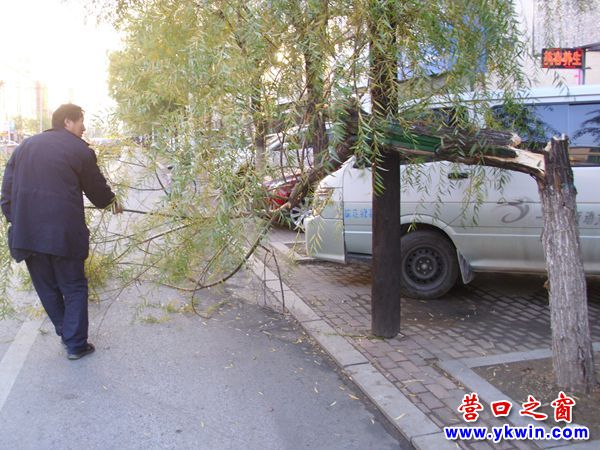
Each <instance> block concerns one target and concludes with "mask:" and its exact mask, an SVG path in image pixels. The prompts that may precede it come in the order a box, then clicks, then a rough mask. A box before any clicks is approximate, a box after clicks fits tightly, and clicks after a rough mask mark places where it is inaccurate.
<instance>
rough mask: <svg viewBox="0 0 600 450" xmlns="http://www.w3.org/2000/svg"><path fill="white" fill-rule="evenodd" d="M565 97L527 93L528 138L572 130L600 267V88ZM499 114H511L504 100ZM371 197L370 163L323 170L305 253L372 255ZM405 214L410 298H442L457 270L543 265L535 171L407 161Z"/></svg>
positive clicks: (584, 232) (593, 261) (592, 254)
mask: <svg viewBox="0 0 600 450" xmlns="http://www.w3.org/2000/svg"><path fill="white" fill-rule="evenodd" d="M564 94H565V93H564V92H560V91H558V90H556V89H544V90H537V91H532V92H531V94H530V96H529V97H528V98H527V99H524V104H526V105H528V106H527V111H529V112H530V113H532V117H535V119H536V120H537V123H535V124H534V125H535V126H532V127H531V136H529V138H531V139H534V138H536V136H533V134H534V133H537V134H538V136H537V138H538V139H539V138H543V139H545V140H548V139H549V138H550V137H551V136H552V135H556V134H559V133H565V134H567V135H568V136H569V137H570V139H571V148H570V152H571V160H572V165H573V172H574V176H575V185H576V187H577V207H578V216H577V221H578V225H579V230H580V238H581V246H582V251H583V259H584V267H585V270H586V273H588V274H600V190H599V189H598V186H597V185H599V183H600V86H580V87H571V88H569V92H568V95H564ZM496 113H497V114H498V115H499V117H501V116H502V115H503V114H504V113H505V112H504V111H503V107H502V105H499V106H498V107H497V108H496ZM525 137H526V138H527V137H528V136H525ZM478 195H479V196H480V198H478V199H476V196H478ZM371 196H372V188H371V173H370V169H365V168H359V167H357V166H356V164H355V159H354V158H351V159H350V160H348V161H346V163H345V164H344V165H343V166H342V167H341V168H340V169H339V170H337V171H336V172H334V173H332V174H331V175H329V176H327V177H325V178H324V179H323V180H322V181H321V183H320V184H319V185H318V188H317V190H316V198H317V201H316V205H317V207H316V209H315V211H314V212H313V213H312V214H311V215H310V216H308V217H307V218H306V219H305V222H304V225H305V233H306V246H307V252H308V254H309V255H311V256H313V257H315V258H319V259H323V260H328V261H335V262H345V261H346V256H347V255H348V254H361V255H370V254H371V221H372V203H371ZM319 199H320V200H321V202H323V204H324V206H323V207H319ZM400 214H401V217H400V220H401V223H402V230H403V237H402V266H401V267H400V268H398V269H397V270H398V272H399V275H400V276H401V277H402V285H403V294H404V295H406V296H409V297H414V298H436V297H440V296H442V295H444V294H445V293H447V292H448V291H449V290H450V289H451V288H452V287H453V286H454V285H455V283H456V281H457V279H458V276H459V275H461V278H462V281H463V282H464V283H468V282H470V281H471V280H472V278H473V275H474V272H479V271H493V272H495V271H502V272H543V271H544V270H545V262H544V255H543V250H542V244H541V240H540V235H541V230H542V212H541V204H540V199H539V194H538V189H537V184H536V182H535V180H534V179H533V178H531V177H530V176H529V175H526V174H523V173H519V172H512V171H504V170H500V169H495V168H490V167H473V166H465V165H460V164H453V163H448V162H430V163H424V164H419V165H410V166H404V165H403V166H402V167H401V209H400Z"/></svg>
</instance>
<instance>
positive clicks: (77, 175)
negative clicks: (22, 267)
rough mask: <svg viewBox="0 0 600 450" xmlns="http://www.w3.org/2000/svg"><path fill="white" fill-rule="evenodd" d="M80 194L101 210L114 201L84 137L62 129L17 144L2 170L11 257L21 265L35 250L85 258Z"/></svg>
mask: <svg viewBox="0 0 600 450" xmlns="http://www.w3.org/2000/svg"><path fill="white" fill-rule="evenodd" d="M82 192H85V195H86V196H87V198H89V199H90V201H91V202H92V203H93V204H94V205H95V206H97V207H99V208H106V207H107V206H108V205H110V204H111V202H112V200H113V198H114V194H113V192H112V191H111V189H110V188H109V187H108V184H107V183H106V179H105V178H104V176H102V174H101V173H100V169H99V168H98V164H97V162H96V154H95V153H94V151H93V150H92V149H91V148H90V147H89V146H88V144H87V143H86V142H85V141H84V140H83V139H80V138H79V137H77V136H75V135H74V134H72V133H70V132H69V131H67V130H65V129H61V130H48V131H45V132H44V133H40V134H38V135H35V136H33V137H31V138H29V139H26V140H25V141H24V142H23V143H22V144H21V145H19V146H18V147H17V148H16V149H15V150H14V152H13V154H12V156H11V158H10V160H9V161H8V164H7V165H6V169H5V170H4V179H3V181H2V198H1V200H0V205H1V206H2V213H3V214H4V216H5V217H6V219H7V220H8V221H9V222H10V224H11V227H10V229H9V235H8V241H9V247H10V249H11V254H12V255H13V257H14V258H15V259H16V260H17V261H20V260H22V259H24V258H26V257H27V255H28V254H30V253H31V252H38V253H47V254H50V255H57V256H64V257H68V258H82V259H85V258H87V256H88V253H89V230H88V228H87V226H86V224H85V216H84V208H83V195H82Z"/></svg>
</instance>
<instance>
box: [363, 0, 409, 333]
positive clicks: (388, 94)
mask: <svg viewBox="0 0 600 450" xmlns="http://www.w3.org/2000/svg"><path fill="white" fill-rule="evenodd" d="M369 7H370V11H369V35H370V39H371V42H370V48H369V54H370V77H369V78H370V80H369V87H370V92H371V100H372V105H373V118H372V121H373V126H374V129H375V130H378V131H379V135H382V134H384V133H385V128H386V124H387V120H388V118H389V117H395V114H396V111H397V109H398V80H397V62H396V53H395V52H393V51H392V52H391V53H390V51H389V50H390V49H395V48H397V46H396V27H395V26H394V20H393V14H392V13H391V11H392V10H393V5H392V3H391V2H389V1H377V0H373V1H371V2H370V5H369ZM390 54H391V55H392V57H390ZM382 141H384V139H378V138H377V133H376V134H375V136H374V138H373V146H374V148H373V150H374V152H373V154H374V155H375V158H374V159H373V161H374V163H373V228H372V230H373V233H372V236H373V237H372V239H373V241H372V246H373V259H372V263H371V272H372V283H371V331H372V333H373V334H374V335H375V336H381V337H385V338H392V337H394V336H396V335H397V334H398V332H399V331H400V276H399V274H398V271H399V270H400V265H401V261H402V259H401V255H400V237H401V227H400V156H399V154H398V153H397V152H394V151H393V150H392V149H391V148H390V147H391V146H390V145H389V144H386V143H385V142H382ZM378 182H381V185H382V186H383V190H381V189H379V188H378V186H377V183H378Z"/></svg>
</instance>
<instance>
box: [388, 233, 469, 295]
mask: <svg viewBox="0 0 600 450" xmlns="http://www.w3.org/2000/svg"><path fill="white" fill-rule="evenodd" d="M400 256H401V260H402V265H401V270H400V278H401V279H400V283H401V284H400V291H401V294H402V295H403V296H405V297H411V298H419V299H433V298H438V297H441V296H442V295H444V294H446V293H447V292H448V291H449V290H450V289H452V288H453V287H454V285H455V284H456V280H457V278H458V261H457V258H456V249H455V248H454V245H453V244H452V242H450V241H449V240H448V239H447V238H446V237H444V236H443V235H442V234H440V233H437V232H435V231H431V230H417V231H412V232H410V233H407V234H405V235H404V236H402V239H401V241H400Z"/></svg>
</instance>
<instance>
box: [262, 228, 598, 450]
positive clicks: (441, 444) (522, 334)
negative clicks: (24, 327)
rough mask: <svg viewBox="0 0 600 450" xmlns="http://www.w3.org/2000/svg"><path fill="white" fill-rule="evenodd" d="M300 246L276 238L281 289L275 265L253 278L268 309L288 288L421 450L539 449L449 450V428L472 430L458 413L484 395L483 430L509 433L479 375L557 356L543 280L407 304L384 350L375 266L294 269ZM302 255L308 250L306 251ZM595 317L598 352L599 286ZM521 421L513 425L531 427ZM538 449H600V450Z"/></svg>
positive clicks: (502, 283)
mask: <svg viewBox="0 0 600 450" xmlns="http://www.w3.org/2000/svg"><path fill="white" fill-rule="evenodd" d="M295 240H297V236H296V233H292V232H289V231H286V230H281V229H277V230H274V231H273V232H272V233H271V235H270V243H271V247H272V249H274V250H276V252H275V254H276V256H277V262H278V264H279V268H280V273H281V278H282V284H280V281H279V280H278V277H277V276H276V272H277V270H276V265H275V261H274V259H273V258H272V257H270V256H269V255H267V256H265V257H264V258H263V259H262V260H259V258H255V260H254V265H253V271H254V273H255V274H256V275H257V277H258V278H259V279H260V280H263V287H264V291H263V292H264V296H265V299H266V300H268V301H279V302H280V301H281V297H282V294H281V287H282V286H283V297H284V301H285V306H286V308H287V309H288V310H289V311H290V312H291V313H292V314H293V315H294V316H295V317H296V319H297V320H298V321H299V322H300V323H301V324H302V326H303V327H304V328H305V329H306V330H307V331H308V332H309V333H310V334H311V335H312V336H313V337H314V338H315V339H316V340H317V341H318V342H319V344H320V345H321V346H323V347H324V349H325V350H326V351H327V352H328V353H330V355H331V356H332V357H333V358H334V359H335V360H336V361H337V363H338V364H339V365H340V366H341V367H342V368H343V369H344V371H345V372H346V373H347V375H349V376H350V377H351V378H352V379H353V381H354V382H355V383H356V384H357V385H358V386H359V387H360V388H361V389H362V390H363V391H364V392H365V393H366V394H367V395H368V396H369V397H370V398H371V400H372V401H373V402H374V403H375V404H376V405H377V406H378V408H379V409H380V410H381V411H382V412H383V414H384V415H386V417H387V418H388V420H390V421H391V422H392V423H393V424H394V425H395V426H396V427H397V428H398V429H399V430H400V432H401V433H402V434H403V435H404V436H405V437H406V438H407V439H408V440H409V441H410V442H411V443H412V444H413V445H414V446H415V448H419V449H443V448H448V449H450V448H453V449H456V448H457V446H458V447H460V448H466V449H489V448H498V449H514V448H519V449H521V448H523V449H525V448H537V447H536V446H535V445H534V443H533V442H532V441H521V442H519V441H504V442H503V443H501V444H493V443H492V442H491V441H479V442H477V441H456V442H452V441H447V440H445V439H444V436H443V434H442V428H443V427H444V426H451V425H456V426H460V425H465V422H464V421H463V418H462V416H461V415H460V413H459V412H458V411H457V408H458V406H459V405H460V404H461V402H462V399H463V396H464V395H465V394H466V393H470V392H478V394H479V397H480V399H481V400H483V401H484V403H485V410H484V411H482V412H481V413H480V418H479V420H478V421H477V426H488V427H492V426H499V427H501V426H503V425H504V424H507V421H506V420H503V421H501V420H499V419H496V418H494V417H493V416H492V415H491V413H490V412H489V406H488V405H487V404H488V403H489V402H490V401H494V400H500V399H501V398H498V395H502V394H501V393H500V392H499V391H498V390H496V389H495V388H493V386H491V385H490V384H489V383H487V382H486V381H485V380H483V378H481V377H479V376H477V375H476V374H475V373H474V372H473V371H472V370H471V368H472V367H475V366H485V365H491V364H497V363H502V362H512V361H517V360H525V359H534V358H535V357H538V358H539V357H544V356H548V355H549V354H550V353H549V346H550V327H549V309H548V304H547V303H548V301H547V292H546V291H545V289H544V288H543V279H542V278H541V277H532V276H528V277H517V276H512V277H507V276H500V275H486V276H483V275H482V276H479V277H478V278H477V279H476V280H475V281H474V282H473V283H472V284H470V285H468V286H465V287H459V288H456V289H454V290H453V291H452V292H451V293H450V294H449V295H447V296H446V297H444V298H442V299H439V300H433V301H418V300H406V299H402V319H401V335H399V336H398V337H396V338H394V339H387V340H380V339H376V338H373V337H372V336H371V334H370V327H371V315H370V290H371V274H370V261H369V260H353V261H352V262H351V263H350V264H348V265H340V264H333V263H327V262H320V261H319V262H317V261H302V259H303V258H299V259H300V261H298V263H294V262H293V261H292V259H293V258H290V255H292V254H293V252H292V251H291V250H290V248H292V247H294V246H293V244H290V243H293V242H294V241H295ZM296 249H297V250H298V251H301V250H302V243H301V242H297V244H296ZM261 261H264V262H266V266H264V265H263V262H261ZM589 312H590V324H591V327H592V338H593V340H594V342H598V341H600V284H598V283H595V284H592V285H591V286H590V298H589ZM597 350H600V348H597ZM532 394H535V393H532ZM515 403H517V404H518V402H515ZM513 416H514V414H513V415H511V418H510V420H511V423H513V424H514V425H517V426H524V425H525V426H526V425H527V424H528V423H530V422H527V421H525V420H524V419H523V418H521V417H518V416H517V417H513ZM536 425H540V423H536ZM594 438H596V439H598V437H597V436H596V437H594V436H592V439H594ZM538 445H539V446H540V447H542V448H551V447H559V448H570V447H573V448H577V449H583V448H590V449H591V448H600V442H599V441H595V442H592V441H589V442H587V443H583V444H573V443H571V442H555V441H546V442H538Z"/></svg>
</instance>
